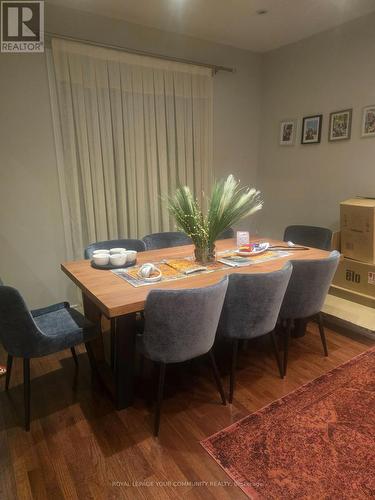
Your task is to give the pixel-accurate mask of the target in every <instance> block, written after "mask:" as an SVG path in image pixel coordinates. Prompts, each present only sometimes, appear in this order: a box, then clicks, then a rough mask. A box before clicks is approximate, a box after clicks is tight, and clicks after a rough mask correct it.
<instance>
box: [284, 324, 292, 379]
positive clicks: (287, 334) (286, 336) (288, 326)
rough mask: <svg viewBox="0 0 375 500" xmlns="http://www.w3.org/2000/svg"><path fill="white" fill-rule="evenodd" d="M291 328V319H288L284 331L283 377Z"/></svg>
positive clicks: (286, 363)
mask: <svg viewBox="0 0 375 500" xmlns="http://www.w3.org/2000/svg"><path fill="white" fill-rule="evenodd" d="M291 330H292V320H290V319H288V320H287V322H286V327H285V332H284V363H283V378H284V377H285V375H286V369H287V366H288V348H289V337H290V332H291Z"/></svg>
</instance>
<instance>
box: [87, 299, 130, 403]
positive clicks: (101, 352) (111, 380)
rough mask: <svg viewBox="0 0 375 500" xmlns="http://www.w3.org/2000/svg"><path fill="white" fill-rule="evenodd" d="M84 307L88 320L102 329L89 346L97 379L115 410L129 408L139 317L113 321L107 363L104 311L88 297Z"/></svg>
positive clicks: (126, 317) (120, 318)
mask: <svg viewBox="0 0 375 500" xmlns="http://www.w3.org/2000/svg"><path fill="white" fill-rule="evenodd" d="M83 307H84V312H85V316H86V317H87V319H89V320H90V321H92V322H93V323H95V324H97V325H98V328H99V329H100V335H99V336H98V337H97V338H96V339H95V340H93V341H92V342H90V344H91V347H92V353H93V356H94V358H95V364H96V370H97V372H98V376H99V377H100V380H101V382H102V383H103V384H104V385H105V387H106V388H107V389H108V390H109V392H110V393H111V395H112V397H113V399H114V402H115V405H116V408H117V409H118V410H121V409H123V408H127V407H128V406H131V405H132V404H133V400H134V376H135V338H136V314H135V313H132V314H127V315H125V316H121V317H118V318H114V319H112V320H111V329H110V346H111V353H110V360H109V363H108V362H107V360H106V356H105V349H104V340H103V332H102V328H101V317H102V314H101V311H100V310H99V308H98V307H97V306H96V305H95V304H94V303H93V302H92V301H91V300H90V299H89V298H88V297H87V296H86V295H85V294H83Z"/></svg>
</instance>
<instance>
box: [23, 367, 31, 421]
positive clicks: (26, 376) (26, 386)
mask: <svg viewBox="0 0 375 500" xmlns="http://www.w3.org/2000/svg"><path fill="white" fill-rule="evenodd" d="M23 391H24V405H25V429H26V430H27V431H29V430H30V359H28V358H24V359H23Z"/></svg>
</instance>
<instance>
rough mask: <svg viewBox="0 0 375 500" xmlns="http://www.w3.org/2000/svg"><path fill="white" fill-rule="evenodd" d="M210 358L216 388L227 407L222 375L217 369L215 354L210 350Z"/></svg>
mask: <svg viewBox="0 0 375 500" xmlns="http://www.w3.org/2000/svg"><path fill="white" fill-rule="evenodd" d="M208 357H209V358H210V363H211V368H212V373H213V375H214V379H215V382H216V387H217V389H218V391H219V393H220V396H221V401H222V403H223V405H226V404H227V401H226V399H225V393H224V388H223V384H222V383H221V379H220V373H219V370H218V369H217V365H216V361H215V356H214V353H213V352H212V350H210V351H209V352H208Z"/></svg>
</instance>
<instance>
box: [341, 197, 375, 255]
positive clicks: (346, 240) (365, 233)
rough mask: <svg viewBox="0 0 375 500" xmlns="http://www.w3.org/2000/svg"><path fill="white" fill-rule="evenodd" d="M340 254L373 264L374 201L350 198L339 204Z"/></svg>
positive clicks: (371, 199) (374, 253)
mask: <svg viewBox="0 0 375 500" xmlns="http://www.w3.org/2000/svg"><path fill="white" fill-rule="evenodd" d="M340 223H341V252H342V253H343V255H345V257H349V258H351V259H355V260H359V261H362V262H369V263H375V199H373V198H352V199H350V200H346V201H343V202H341V203H340Z"/></svg>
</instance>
